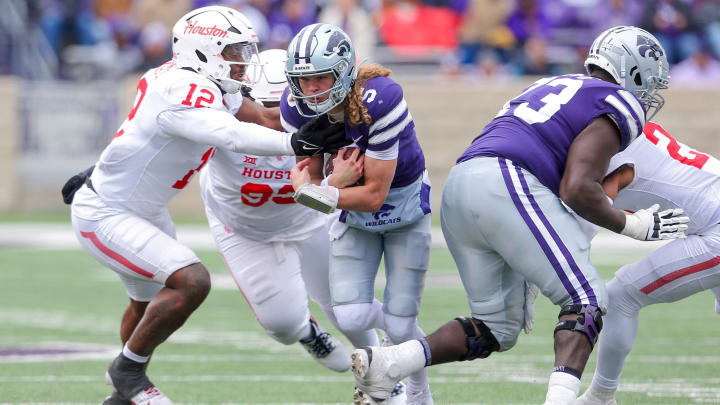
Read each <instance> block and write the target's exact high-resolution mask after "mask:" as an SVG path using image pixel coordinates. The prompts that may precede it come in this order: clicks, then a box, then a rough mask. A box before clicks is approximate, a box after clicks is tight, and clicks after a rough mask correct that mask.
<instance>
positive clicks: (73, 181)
mask: <svg viewBox="0 0 720 405" xmlns="http://www.w3.org/2000/svg"><path fill="white" fill-rule="evenodd" d="M93 169H95V165H92V166H90V167H88V168H87V169H85V170H83V171H81V172H80V173H78V174H76V175H74V176H72V177H70V178H69V179H68V181H66V182H65V185H63V188H62V191H61V194H62V198H63V202H64V203H65V204H68V205H70V204H72V201H73V197H75V192H76V191H78V190H79V189H80V187H82V185H83V184H85V181H87V179H88V177H90V175H91V174H92V172H93Z"/></svg>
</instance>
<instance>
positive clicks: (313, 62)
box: [285, 23, 355, 117]
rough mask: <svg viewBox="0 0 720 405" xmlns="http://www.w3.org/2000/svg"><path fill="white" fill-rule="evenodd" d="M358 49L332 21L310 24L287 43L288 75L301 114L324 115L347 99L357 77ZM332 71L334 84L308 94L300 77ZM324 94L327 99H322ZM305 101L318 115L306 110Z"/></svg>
mask: <svg viewBox="0 0 720 405" xmlns="http://www.w3.org/2000/svg"><path fill="white" fill-rule="evenodd" d="M354 69H355V49H354V48H353V45H352V41H351V40H350V37H349V36H348V35H347V34H346V33H345V32H344V31H343V30H341V29H340V28H339V27H336V26H334V25H330V24H322V23H321V24H311V25H308V26H307V27H305V28H303V29H302V30H301V31H300V32H299V33H298V34H297V35H295V38H293V39H292V41H290V45H289V46H288V60H287V62H286V64H285V74H286V75H287V78H288V84H289V85H290V90H291V91H292V95H293V98H295V100H296V101H298V103H296V108H297V110H298V112H299V113H300V115H303V116H305V117H314V116H318V115H321V114H324V113H326V112H328V111H330V110H332V109H333V108H335V107H336V106H338V105H340V103H342V102H343V100H345V97H347V95H348V93H349V92H350V89H351V88H352V85H353V82H354V81H355V76H354V74H353V72H354ZM326 73H331V74H332V75H333V76H334V78H335V81H334V83H333V86H332V87H331V88H329V89H328V90H327V91H324V92H322V93H320V94H315V95H310V96H306V95H305V94H303V92H302V89H301V88H300V82H299V79H300V78H301V77H304V76H305V77H307V76H317V75H322V74H326ZM325 94H327V95H328V98H327V99H325V100H323V101H320V100H318V97H322V96H324V95H325ZM301 104H305V105H306V106H307V107H308V108H310V110H312V111H313V112H314V113H315V114H308V113H307V112H305V111H303V109H302V107H301Z"/></svg>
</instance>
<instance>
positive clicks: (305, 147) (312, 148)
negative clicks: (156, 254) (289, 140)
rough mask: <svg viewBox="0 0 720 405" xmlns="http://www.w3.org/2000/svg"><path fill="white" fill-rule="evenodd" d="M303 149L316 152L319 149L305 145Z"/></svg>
mask: <svg viewBox="0 0 720 405" xmlns="http://www.w3.org/2000/svg"><path fill="white" fill-rule="evenodd" d="M303 149H305V150H316V149H317V147H316V146H308V145H303Z"/></svg>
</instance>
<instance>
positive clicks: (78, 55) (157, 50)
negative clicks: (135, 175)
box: [0, 0, 720, 86]
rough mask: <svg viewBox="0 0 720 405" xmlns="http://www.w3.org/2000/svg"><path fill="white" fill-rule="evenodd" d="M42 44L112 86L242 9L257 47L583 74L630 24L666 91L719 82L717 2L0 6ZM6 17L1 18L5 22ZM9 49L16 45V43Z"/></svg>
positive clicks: (469, 71)
mask: <svg viewBox="0 0 720 405" xmlns="http://www.w3.org/2000/svg"><path fill="white" fill-rule="evenodd" d="M2 1H8V2H10V3H11V6H12V5H13V4H14V5H15V8H17V9H18V10H19V11H17V13H18V15H19V16H20V17H21V18H23V20H24V21H23V24H20V25H22V26H23V27H24V28H23V29H27V30H36V31H37V32H38V33H41V34H42V35H37V36H36V38H37V39H38V40H40V41H43V40H44V41H46V48H49V49H50V50H51V51H52V52H51V53H52V54H53V55H55V58H56V61H55V63H56V67H57V68H56V75H57V76H56V77H60V78H65V79H76V80H89V79H115V78H118V77H122V76H124V75H126V74H128V73H132V72H138V71H143V70H146V69H148V68H150V67H154V66H156V65H159V64H161V63H162V62H164V61H165V60H167V59H169V57H170V55H171V53H170V44H171V33H170V30H171V28H172V26H173V24H174V23H175V22H176V21H177V19H178V18H179V17H180V16H182V15H183V14H184V13H186V12H187V11H189V10H191V9H193V8H196V7H201V6H206V5H212V4H220V5H224V6H228V7H233V8H235V9H237V10H239V11H241V12H242V13H243V14H245V16H247V17H248V19H250V20H251V21H252V23H253V25H254V28H255V30H256V31H257V34H258V36H259V38H260V49H261V50H262V49H268V48H284V47H286V45H287V44H288V42H289V41H290V39H291V38H292V37H293V35H294V34H295V33H297V32H298V31H299V30H300V29H301V28H302V27H303V26H305V25H307V24H310V23H313V22H328V23H332V24H335V25H338V26H340V27H342V28H343V29H344V30H346V31H347V32H348V34H349V35H350V37H351V38H352V39H353V41H354V43H355V46H356V49H357V52H358V56H359V58H360V59H362V58H366V57H367V58H369V59H370V60H374V61H377V62H381V63H385V64H388V65H390V66H391V67H393V66H395V67H398V65H403V64H404V65H408V66H411V65H412V66H426V67H427V70H426V71H432V72H435V73H440V74H443V75H450V76H463V77H468V78H484V77H493V78H495V77H498V78H499V77H510V76H517V75H545V74H562V73H567V72H571V73H575V72H580V71H582V62H583V60H584V57H585V55H586V53H587V49H588V47H589V45H590V43H591V41H592V39H593V38H594V37H595V36H596V35H597V34H598V33H599V32H601V31H602V30H604V29H606V28H609V27H611V26H616V25H637V26H640V27H642V28H645V29H646V30H648V31H650V32H651V33H653V34H654V35H655V36H656V37H657V38H658V39H659V40H660V42H661V43H662V45H663V46H664V48H665V50H666V51H667V54H668V60H669V61H670V63H671V64H672V66H673V67H672V69H671V76H672V83H673V84H678V83H682V84H687V85H693V84H695V85H703V86H707V85H708V84H709V83H716V84H718V85H720V62H718V60H720V0H284V1H283V0H0V2H2ZM5 20H7V18H5ZM14 28H15V27H12V26H10V27H8V26H7V24H3V23H2V20H0V41H3V40H4V39H3V38H6V39H7V41H6V42H8V43H9V45H7V44H6V45H0V60H2V59H4V58H7V59H8V60H7V61H6V64H7V65H9V66H6V67H4V68H0V73H3V72H8V71H9V72H10V73H16V74H17V72H14V71H13V66H12V62H11V61H10V59H12V52H11V51H5V52H4V53H5V55H6V57H5V56H4V55H3V51H2V50H6V49H7V48H9V49H10V50H11V48H12V46H13V45H12V38H13V35H12V33H4V32H3V30H5V31H12V30H13V29H14ZM15 46H18V45H17V44H16V45H15Z"/></svg>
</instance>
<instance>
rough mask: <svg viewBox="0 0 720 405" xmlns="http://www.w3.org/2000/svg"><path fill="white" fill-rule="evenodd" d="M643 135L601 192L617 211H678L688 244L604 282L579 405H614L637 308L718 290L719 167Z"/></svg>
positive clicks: (649, 130)
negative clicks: (590, 368)
mask: <svg viewBox="0 0 720 405" xmlns="http://www.w3.org/2000/svg"><path fill="white" fill-rule="evenodd" d="M643 135H644V136H641V137H638V139H637V140H636V141H634V142H633V143H631V144H630V146H628V148H627V149H626V150H624V151H623V152H621V153H618V154H617V155H615V156H614V157H613V158H612V160H611V161H610V166H609V175H608V176H607V177H606V178H605V181H604V182H603V187H604V189H605V191H606V193H607V195H608V196H609V197H610V198H613V199H614V204H613V205H614V206H615V207H617V208H620V209H623V210H629V211H634V210H637V209H639V208H642V207H646V206H647V205H648V204H659V205H660V210H665V209H676V208H679V207H682V208H683V209H684V210H685V212H686V213H687V215H688V216H689V217H690V222H689V223H688V229H687V235H688V237H687V238H685V239H677V240H674V241H672V242H670V243H668V244H667V245H664V246H663V247H661V248H659V249H657V250H656V251H654V252H652V253H651V254H650V255H649V256H647V257H646V258H644V259H642V260H640V261H638V262H635V263H632V264H628V265H625V266H623V267H621V268H620V269H619V270H618V271H617V272H616V273H615V277H614V278H613V279H612V280H610V282H608V284H607V290H608V295H609V306H608V312H607V315H606V316H605V317H604V319H603V320H604V324H605V327H604V328H603V330H602V332H601V334H600V339H599V341H600V344H599V346H600V348H599V351H598V356H597V360H598V363H597V368H596V369H595V375H594V377H593V382H592V385H591V386H590V388H589V389H588V390H587V391H586V392H585V393H584V394H583V395H582V396H581V397H580V398H579V399H578V401H577V404H579V405H611V404H612V405H615V404H616V401H615V391H616V390H617V387H618V383H619V380H620V373H621V372H622V368H623V363H624V361H625V357H626V356H627V355H628V354H629V353H630V350H631V348H632V346H633V342H634V340H635V335H636V333H637V327H638V313H639V311H640V309H641V308H643V307H646V306H648V305H652V304H656V303H663V302H665V303H667V302H675V301H679V300H681V299H683V298H686V297H688V296H690V295H693V294H695V293H698V292H700V291H703V290H707V289H711V288H716V287H718V286H720V198H718V196H720V161H718V160H717V159H715V158H713V157H712V156H710V155H707V154H705V153H702V152H699V151H697V150H693V149H691V148H690V147H688V146H686V145H683V144H682V143H680V142H678V141H676V140H675V139H674V138H673V137H671V136H670V135H669V134H668V133H667V131H665V130H664V129H663V128H662V127H661V126H660V125H658V124H656V123H654V122H648V123H647V124H646V125H645V128H644V130H643Z"/></svg>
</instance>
